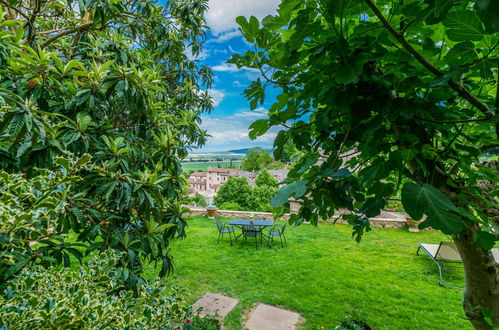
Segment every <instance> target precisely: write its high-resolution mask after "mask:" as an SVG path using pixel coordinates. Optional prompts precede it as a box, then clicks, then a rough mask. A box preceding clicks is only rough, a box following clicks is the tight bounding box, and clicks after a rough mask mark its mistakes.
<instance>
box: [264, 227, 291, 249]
mask: <svg viewBox="0 0 499 330" xmlns="http://www.w3.org/2000/svg"><path fill="white" fill-rule="evenodd" d="M287 224H288V223H287V222H286V223H285V224H284V225H282V226H281V225H273V226H272V227H271V228H270V230H269V232H268V236H269V237H270V239H271V241H272V242H274V237H275V236H278V237H279V240H280V241H281V247H284V244H283V238H284V242H285V243H286V244H288V242H287V241H286V236H284V231H285V230H286V225H287Z"/></svg>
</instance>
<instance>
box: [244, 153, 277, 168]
mask: <svg viewBox="0 0 499 330" xmlns="http://www.w3.org/2000/svg"><path fill="white" fill-rule="evenodd" d="M270 163H272V156H271V155H270V152H268V151H267V150H264V149H262V148H260V147H254V148H251V149H250V150H248V152H247V153H246V156H245V157H244V158H243V159H242V160H241V169H243V170H245V171H259V170H261V169H262V168H266V167H267V166H268V165H269V164H270Z"/></svg>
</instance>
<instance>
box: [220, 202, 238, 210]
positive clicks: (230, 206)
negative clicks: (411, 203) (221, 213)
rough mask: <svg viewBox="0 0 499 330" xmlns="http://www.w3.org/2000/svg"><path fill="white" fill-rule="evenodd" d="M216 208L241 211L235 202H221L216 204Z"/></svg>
mask: <svg viewBox="0 0 499 330" xmlns="http://www.w3.org/2000/svg"><path fill="white" fill-rule="evenodd" d="M218 208H219V209H220V210H231V211H241V210H242V207H241V205H239V204H238V203H236V202H223V203H222V204H220V205H218Z"/></svg>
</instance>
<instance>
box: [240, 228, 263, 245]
mask: <svg viewBox="0 0 499 330" xmlns="http://www.w3.org/2000/svg"><path fill="white" fill-rule="evenodd" d="M241 229H242V231H243V233H242V236H243V239H242V241H241V246H243V244H244V243H246V239H247V238H248V237H254V238H255V248H256V249H257V248H258V238H259V237H260V243H262V231H261V230H259V229H258V228H257V227H254V226H242V227H241Z"/></svg>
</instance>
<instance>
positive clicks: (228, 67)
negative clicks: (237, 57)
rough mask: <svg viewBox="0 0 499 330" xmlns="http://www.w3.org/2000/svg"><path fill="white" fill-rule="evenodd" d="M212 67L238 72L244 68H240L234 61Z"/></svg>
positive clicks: (215, 69) (221, 70)
mask: <svg viewBox="0 0 499 330" xmlns="http://www.w3.org/2000/svg"><path fill="white" fill-rule="evenodd" d="M211 69H212V70H213V71H219V72H237V71H239V70H242V68H241V69H239V68H238V67H237V66H236V65H235V64H232V63H222V64H219V65H215V66H213V67H211Z"/></svg>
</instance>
